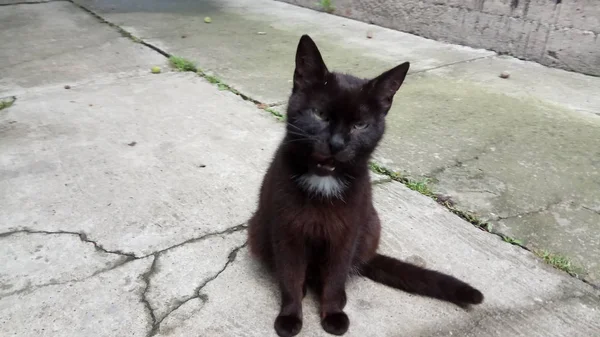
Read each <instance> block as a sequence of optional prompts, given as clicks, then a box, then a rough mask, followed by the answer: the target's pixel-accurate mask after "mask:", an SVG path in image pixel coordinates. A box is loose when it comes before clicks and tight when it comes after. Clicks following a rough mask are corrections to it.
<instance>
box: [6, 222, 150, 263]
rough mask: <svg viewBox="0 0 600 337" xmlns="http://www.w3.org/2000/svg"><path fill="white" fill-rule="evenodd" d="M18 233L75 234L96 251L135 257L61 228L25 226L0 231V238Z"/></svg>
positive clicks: (82, 234)
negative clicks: (47, 228)
mask: <svg viewBox="0 0 600 337" xmlns="http://www.w3.org/2000/svg"><path fill="white" fill-rule="evenodd" d="M19 233H27V234H46V235H64V234H66V235H76V236H77V237H78V238H79V240H81V241H82V242H85V243H91V244H93V245H94V248H95V249H96V250H97V251H100V252H102V253H106V254H115V255H121V256H126V257H129V258H131V259H137V257H136V256H135V254H133V253H127V252H123V251H121V250H108V249H106V248H104V246H102V245H101V244H99V243H98V242H96V241H94V240H90V239H89V238H88V237H87V235H86V234H85V233H78V232H71V231H63V230H58V231H42V230H33V229H28V228H25V229H20V230H16V231H12V232H5V233H0V238H3V237H7V236H11V235H14V234H19ZM149 255H151V254H149ZM144 257H145V256H144Z"/></svg>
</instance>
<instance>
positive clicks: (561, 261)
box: [534, 250, 579, 276]
mask: <svg viewBox="0 0 600 337" xmlns="http://www.w3.org/2000/svg"><path fill="white" fill-rule="evenodd" d="M534 253H535V254H536V255H537V256H539V257H540V258H542V260H544V262H546V263H547V264H549V265H551V266H553V267H554V268H556V269H560V270H562V271H564V272H567V273H569V274H570V275H571V276H577V271H578V269H579V268H577V267H576V266H574V265H573V263H572V262H571V260H570V259H569V258H568V257H566V256H562V255H560V254H554V253H550V252H548V251H547V250H536V251H534Z"/></svg>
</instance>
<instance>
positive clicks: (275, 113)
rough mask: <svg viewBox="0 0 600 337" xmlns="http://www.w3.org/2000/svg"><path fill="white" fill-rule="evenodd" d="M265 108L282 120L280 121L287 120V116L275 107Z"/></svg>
mask: <svg viewBox="0 0 600 337" xmlns="http://www.w3.org/2000/svg"><path fill="white" fill-rule="evenodd" d="M264 110H265V111H266V112H268V113H270V114H271V115H273V116H275V118H277V120H278V121H280V122H283V121H285V116H284V115H282V114H281V113H280V112H279V111H276V110H275V109H272V108H265V109H264Z"/></svg>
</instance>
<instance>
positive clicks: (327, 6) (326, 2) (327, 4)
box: [317, 0, 335, 13]
mask: <svg viewBox="0 0 600 337" xmlns="http://www.w3.org/2000/svg"><path fill="white" fill-rule="evenodd" d="M317 6H319V7H321V9H322V10H323V11H324V12H327V13H333V12H334V11H335V6H334V5H333V0H321V1H319V2H317Z"/></svg>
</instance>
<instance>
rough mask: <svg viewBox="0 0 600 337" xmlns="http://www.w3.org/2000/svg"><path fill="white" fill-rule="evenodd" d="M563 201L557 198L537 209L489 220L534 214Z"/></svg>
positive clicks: (494, 219)
mask: <svg viewBox="0 0 600 337" xmlns="http://www.w3.org/2000/svg"><path fill="white" fill-rule="evenodd" d="M564 202H565V201H563V200H558V201H554V202H551V203H549V204H547V205H546V206H544V207H541V208H539V209H537V210H532V211H526V212H521V213H517V214H514V215H507V216H498V217H495V218H493V219H490V220H491V221H501V220H507V219H513V218H520V217H524V216H529V215H535V214H538V213H542V212H546V211H548V210H549V209H550V208H552V207H555V206H558V205H560V204H562V203H564Z"/></svg>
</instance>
